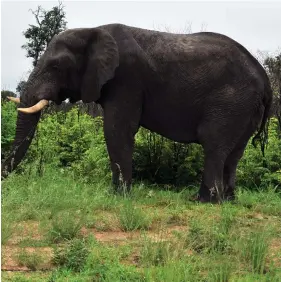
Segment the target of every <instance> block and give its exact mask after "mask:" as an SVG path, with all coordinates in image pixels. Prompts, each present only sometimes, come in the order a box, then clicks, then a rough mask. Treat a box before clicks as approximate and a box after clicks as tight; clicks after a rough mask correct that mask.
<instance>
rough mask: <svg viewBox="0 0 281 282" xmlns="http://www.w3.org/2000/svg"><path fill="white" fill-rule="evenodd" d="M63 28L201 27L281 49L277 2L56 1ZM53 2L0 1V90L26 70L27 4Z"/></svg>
mask: <svg viewBox="0 0 281 282" xmlns="http://www.w3.org/2000/svg"><path fill="white" fill-rule="evenodd" d="M62 3H63V5H64V6H65V12H66V20H67V22H68V24H67V27H68V28H78V27H96V26H99V25H103V24H109V23H122V24H126V25H131V26H136V27H141V28H146V29H156V30H161V31H166V30H167V29H168V31H171V32H177V33H184V32H186V31H190V27H191V31H192V32H198V31H201V30H204V31H212V32H219V33H222V34H225V35H227V36H229V37H232V38H233V39H235V40H236V41H238V42H239V43H241V44H242V45H244V46H245V47H246V48H247V49H248V50H249V51H250V52H252V53H253V54H257V52H258V51H262V52H268V53H269V54H276V52H277V50H280V49H281V33H280V30H281V1H273V2H272V1H264V2H262V1H256V2H254V1H248V2H245V1H244V2H241V1H232V2H230V1H223V2H222V1H216V2H215V1H204V2H200V1H192V2H191V1H188V2H187V1H186V2H175V1H170V2H167V1H165V2H163V1H154V2H152V1H151V2H149V1H138V2H128V1H126V2H125V1H122V2H121V1H114V2H108V1H100V2H98V1H62ZM57 4H58V2H57V1H7V0H6V1H1V90H11V91H15V89H16V86H17V84H18V82H19V81H20V80H22V79H27V78H28V74H29V71H30V70H31V69H32V64H31V59H30V58H26V51H25V50H23V49H22V48H21V46H22V45H23V44H25V42H26V41H25V38H24V36H23V31H25V30H26V29H27V28H28V25H29V24H35V19H34V16H33V15H32V13H31V11H30V9H32V10H35V9H36V8H37V6H38V5H41V6H42V7H43V8H44V9H47V10H48V9H51V8H52V7H53V6H56V5H57Z"/></svg>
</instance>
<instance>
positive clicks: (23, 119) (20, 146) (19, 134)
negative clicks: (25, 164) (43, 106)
mask: <svg viewBox="0 0 281 282" xmlns="http://www.w3.org/2000/svg"><path fill="white" fill-rule="evenodd" d="M40 113H41V112H37V113H34V114H26V113H22V112H18V117H17V126H16V136H15V140H14V143H13V146H12V151H11V153H10V155H9V156H8V158H7V159H6V160H5V161H4V162H3V163H2V167H1V172H2V178H5V177H6V176H7V175H8V174H9V173H10V172H12V171H13V170H14V169H15V168H16V167H17V166H18V164H19V163H20V162H21V160H22V159H23V157H24V156H25V154H26V152H27V150H28V148H29V145H30V143H31V141H32V138H33V136H34V133H35V129H36V126H37V124H38V121H39V118H40Z"/></svg>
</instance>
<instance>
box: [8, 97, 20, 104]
mask: <svg viewBox="0 0 281 282" xmlns="http://www.w3.org/2000/svg"><path fill="white" fill-rule="evenodd" d="M7 98H8V99H9V100H10V101H13V102H15V103H17V104H19V103H20V98H15V97H7Z"/></svg>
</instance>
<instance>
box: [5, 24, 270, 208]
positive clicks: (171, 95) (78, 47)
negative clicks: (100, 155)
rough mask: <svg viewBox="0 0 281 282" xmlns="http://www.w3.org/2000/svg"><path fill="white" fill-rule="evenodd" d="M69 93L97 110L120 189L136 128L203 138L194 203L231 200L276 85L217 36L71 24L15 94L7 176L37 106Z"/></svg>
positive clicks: (179, 138)
mask: <svg viewBox="0 0 281 282" xmlns="http://www.w3.org/2000/svg"><path fill="white" fill-rule="evenodd" d="M66 99H69V102H70V103H75V102H77V101H81V100H82V102H83V103H91V102H95V103H97V104H99V105H100V106H101V107H102V109H103V113H104V125H103V126H104V128H103V129H104V138H105V141H106V147H107V151H108V155H109V160H110V165H111V171H112V183H113V185H114V187H115V189H116V191H119V190H120V189H121V188H122V189H125V190H126V191H127V192H129V191H130V189H131V185H132V155H133V151H134V140H135V134H136V133H137V132H138V130H139V128H140V127H141V126H142V127H144V128H146V129H148V130H150V131H152V132H156V133H158V134H160V135H162V136H164V137H166V138H168V139H170V140H174V141H176V142H180V143H185V144H188V143H197V144H201V146H202V147H203V152H204V168H203V169H204V170H203V176H202V182H201V184H200V187H199V189H198V194H197V196H196V200H197V201H200V202H214V203H217V202H221V201H223V200H227V199H230V200H231V199H235V179H236V168H237V165H238V162H239V160H240V159H241V157H242V155H243V153H244V150H245V147H246V145H247V143H248V142H249V140H250V138H251V137H252V136H253V135H254V134H255V138H254V139H255V140H258V139H259V140H260V139H261V138H262V136H264V133H265V132H266V124H267V122H268V120H269V117H270V108H271V104H272V89H271V86H270V82H269V78H268V76H267V73H266V71H265V70H264V68H263V67H262V66H261V64H260V63H259V62H258V61H257V60H256V59H255V58H254V56H253V55H251V53H250V52H249V51H248V50H247V49H246V48H245V47H243V46H242V45H241V44H240V43H238V42H236V41H235V40H233V39H231V38H230V37H228V36H226V35H223V34H219V33H215V32H197V33H191V34H174V33H168V32H161V31H156V30H148V29H143V28H137V27H132V26H128V25H125V24H119V23H113V24H107V25H101V26H98V27H93V28H74V29H68V30H66V31H63V32H61V33H60V34H58V35H55V36H54V37H53V38H52V40H51V42H50V43H49V45H48V47H47V49H46V51H45V52H44V54H43V55H42V56H41V58H40V59H39V61H38V63H37V65H36V66H35V67H34V69H33V71H32V72H31V74H30V76H29V78H28V81H27V83H26V85H25V89H24V91H23V92H22V94H21V96H20V99H18V101H17V102H19V107H18V108H17V110H18V116H17V125H16V135H15V140H14V143H13V147H12V153H11V155H10V156H9V157H8V158H7V159H6V160H4V162H3V163H2V176H3V177H4V178H5V177H6V176H7V175H8V174H9V173H10V172H11V171H13V170H14V169H15V168H16V167H17V165H18V164H19V163H20V161H21V160H22V159H23V157H24V156H25V153H26V152H27V150H28V147H29V145H30V143H31V140H32V138H33V136H34V133H35V130H36V126H37V124H38V121H39V119H40V115H41V113H42V110H43V108H44V107H45V106H48V105H49V103H50V102H52V103H56V104H58V105H59V104H61V103H62V101H64V100H66ZM89 130H90V129H89ZM121 176H122V177H121ZM93 177H94V176H93ZM120 187H121V188H120ZM124 187H125V188H124Z"/></svg>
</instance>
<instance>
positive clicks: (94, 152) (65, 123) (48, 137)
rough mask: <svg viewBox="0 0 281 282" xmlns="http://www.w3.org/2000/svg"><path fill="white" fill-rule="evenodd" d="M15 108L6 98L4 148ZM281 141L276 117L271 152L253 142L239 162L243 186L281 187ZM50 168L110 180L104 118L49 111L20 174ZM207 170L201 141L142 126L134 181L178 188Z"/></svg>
mask: <svg viewBox="0 0 281 282" xmlns="http://www.w3.org/2000/svg"><path fill="white" fill-rule="evenodd" d="M15 122H16V109H15V105H14V103H12V102H2V129H4V130H2V139H1V143H2V152H3V155H6V154H7V152H8V150H9V148H10V146H11V143H12V141H13V137H14V132H15ZM280 152H281V139H280V137H279V128H278V120H277V118H271V121H270V125H269V140H268V144H267V148H266V154H265V157H264V158H263V156H262V154H261V151H260V150H259V149H255V148H254V147H253V146H252V144H251V142H249V144H248V146H247V149H246V151H245V154H244V156H243V158H242V160H241V161H240V163H239V166H238V171H237V174H238V184H239V185H241V186H245V187H251V188H267V187H268V186H270V185H271V186H274V187H276V186H277V187H279V188H281V185H280V183H281V154H280ZM48 166H52V167H57V168H58V169H63V170H69V171H72V172H73V173H74V174H75V176H76V177H78V178H80V179H81V181H84V182H95V181H96V180H100V179H105V180H106V181H109V180H110V177H111V176H110V175H111V173H110V166H109V159H108V154H107V149H106V144H105V140H104V135H103V119H102V117H96V118H92V117H91V116H90V115H88V114H87V113H86V112H85V111H84V110H83V108H82V109H81V107H78V106H74V107H72V108H70V109H69V110H68V111H66V112H64V111H59V112H52V111H51V112H49V113H48V112H45V113H44V115H43V117H42V118H41V121H40V122H39V124H38V130H37V132H36V135H35V138H34V140H33V142H32V144H31V147H30V149H29V151H28V154H27V156H26V158H25V161H24V162H23V163H22V165H21V166H20V168H19V170H18V171H19V172H22V173H29V172H31V171H32V170H36V171H37V172H38V174H39V175H42V174H43V173H44V169H45V168H46V167H48ZM202 169H203V151H202V147H201V146H200V145H197V144H188V145H187V144H180V143H176V142H173V141H171V140H168V139H166V138H164V137H162V136H160V135H157V134H155V133H152V132H150V131H148V130H146V129H144V128H141V129H140V130H139V132H138V133H137V135H136V144H135V152H134V162H133V177H134V179H135V181H140V180H141V181H143V182H147V183H149V184H152V183H153V184H154V183H156V184H165V185H168V186H169V185H174V186H178V187H180V186H187V185H198V183H199V182H200V180H201V176H202Z"/></svg>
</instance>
